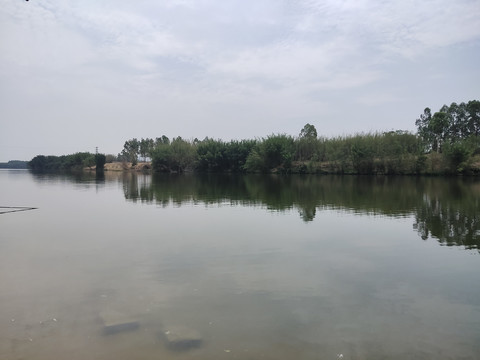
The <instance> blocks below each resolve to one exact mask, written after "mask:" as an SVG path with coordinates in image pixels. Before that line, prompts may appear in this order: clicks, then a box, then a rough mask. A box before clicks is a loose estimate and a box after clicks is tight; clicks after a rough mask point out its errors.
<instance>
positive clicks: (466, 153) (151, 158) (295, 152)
mask: <svg viewBox="0 0 480 360" xmlns="http://www.w3.org/2000/svg"><path fill="white" fill-rule="evenodd" d="M415 125H416V127H417V132H416V133H411V132H408V131H402V130H397V131H387V132H375V133H361V134H354V135H349V136H338V137H333V138H326V137H322V136H318V134H317V129H316V128H315V126H314V125H311V124H306V125H305V126H304V127H303V129H301V131H300V133H299V135H298V136H295V137H294V136H291V135H287V134H272V135H270V136H267V137H265V138H259V139H250V140H231V141H228V142H226V141H222V140H219V139H212V138H208V137H206V138H205V139H203V140H198V139H193V140H186V139H183V138H181V137H176V138H172V139H169V138H168V137H166V136H165V135H163V136H161V137H157V138H155V139H151V138H146V139H143V138H142V139H141V140H138V139H136V138H134V139H130V140H127V141H125V144H124V147H123V149H122V151H121V152H120V153H119V154H118V155H105V154H91V153H88V152H85V153H76V154H72V155H63V156H44V155H38V156H36V157H34V158H33V159H32V160H31V161H30V162H29V163H28V166H29V168H30V169H32V170H33V171H58V170H64V171H71V170H82V169H85V168H87V169H91V170H93V169H97V170H98V171H103V170H107V171H113V170H118V171H124V170H131V169H134V170H143V171H150V170H151V171H156V172H193V171H196V172H232V173H240V172H246V173H309V174H385V175H395V174H404V175H422V174H424V175H443V174H465V175H480V101H478V100H471V101H468V102H467V103H465V102H462V103H460V104H457V103H452V104H451V105H450V106H447V105H444V106H443V107H442V108H441V109H439V110H438V111H437V112H435V113H433V114H432V111H431V110H430V109H429V108H426V109H425V110H424V112H423V113H422V114H421V115H420V116H419V118H418V119H417V120H416V122H415ZM141 160H143V162H141Z"/></svg>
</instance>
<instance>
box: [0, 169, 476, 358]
mask: <svg viewBox="0 0 480 360" xmlns="http://www.w3.org/2000/svg"><path fill="white" fill-rule="evenodd" d="M0 206H2V207H7V206H17V207H20V206H26V207H36V208H38V209H36V210H30V211H23V212H8V211H10V210H12V209H7V208H0V212H1V214H0V285H1V291H0V359H5V360H9V359H28V360H29V359H48V360H51V359H79V360H80V359H81V360H85V359H95V360H97V359H98V360H100V359H102V360H103V359H115V360H123V359H125V360H127V359H128V360H132V359H167V360H169V359H178V360H181V359H209V360H215V359H272V360H273V359H275V360H282V359H333V360H334V359H338V358H343V359H345V360H347V359H480V355H479V354H480V276H479V274H480V256H479V249H480V182H479V181H477V180H474V179H448V180H447V179H437V178H410V177H407V178H383V177H381V178H371V177H333V176H328V177H319V176H306V177H300V176H298V177H297V176H291V177H278V176H277V177H276V176H246V177H240V176H233V177H232V176H204V177H200V176H153V177H152V176H150V175H136V174H117V173H114V174H112V173H106V174H105V176H104V177H101V178H95V175H88V174H87V175H83V176H77V177H74V176H65V175H32V174H30V173H29V172H27V171H0ZM112 312H115V313H117V314H118V315H114V316H113V320H111V321H113V322H115V321H118V322H119V323H121V322H122V321H123V320H122V319H123V318H128V319H129V321H132V322H133V323H134V324H135V326H133V327H129V326H127V327H125V328H120V329H117V330H118V331H117V330H115V331H113V332H110V331H106V329H105V325H106V322H108V321H110V320H106V318H107V316H106V315H105V314H108V313H112ZM115 316H116V317H117V318H116V319H115ZM111 318H112V316H110V319H111ZM121 320H122V321H121ZM107 325H108V324H107ZM176 327H182V328H187V329H189V330H183V333H182V334H183V335H185V334H186V335H185V336H186V337H187V338H188V336H189V335H188V334H189V333H191V332H193V331H195V332H196V335H195V336H196V340H195V342H193V343H192V342H191V343H188V342H187V343H186V345H185V343H182V344H184V345H185V346H182V347H180V348H177V347H172V346H169V343H168V340H167V336H166V334H168V332H169V331H171V330H172V329H175V328H176ZM172 331H173V330H172ZM198 337H201V339H200V340H199V339H198Z"/></svg>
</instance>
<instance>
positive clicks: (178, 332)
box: [164, 326, 203, 351]
mask: <svg viewBox="0 0 480 360" xmlns="http://www.w3.org/2000/svg"><path fill="white" fill-rule="evenodd" d="M164 333H165V339H166V342H167V347H168V348H169V349H171V350H176V351H182V350H189V349H193V348H198V347H200V346H201V345H202V342H203V339H202V336H201V335H200V333H199V332H198V331H196V330H194V329H190V328H187V327H184V326H176V327H169V328H167V330H165V332H164Z"/></svg>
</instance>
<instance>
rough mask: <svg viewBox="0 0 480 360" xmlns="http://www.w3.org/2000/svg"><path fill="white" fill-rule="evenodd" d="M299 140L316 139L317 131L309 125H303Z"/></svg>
mask: <svg viewBox="0 0 480 360" xmlns="http://www.w3.org/2000/svg"><path fill="white" fill-rule="evenodd" d="M300 138H309V139H312V138H314V139H316V138H317V129H315V126H313V125H310V124H305V126H304V127H303V129H302V130H301V131H300Z"/></svg>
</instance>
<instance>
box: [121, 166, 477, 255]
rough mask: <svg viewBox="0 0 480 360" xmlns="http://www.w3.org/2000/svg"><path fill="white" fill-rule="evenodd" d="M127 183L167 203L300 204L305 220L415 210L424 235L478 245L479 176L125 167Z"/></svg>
mask: <svg viewBox="0 0 480 360" xmlns="http://www.w3.org/2000/svg"><path fill="white" fill-rule="evenodd" d="M122 182H123V189H124V194H125V198H126V199H128V200H131V201H142V202H145V203H152V204H157V205H158V204H160V205H162V206H168V205H169V204H172V203H173V204H175V205H177V206H181V205H182V204H186V203H189V204H190V203H204V204H216V203H225V202H228V203H230V204H232V205H233V204H239V205H245V206H263V207H265V208H266V209H268V210H269V211H286V210H290V209H297V210H298V212H299V214H300V217H301V219H302V220H303V221H313V220H314V219H315V216H316V214H317V212H318V211H322V210H329V209H330V210H331V209H333V210H341V211H348V212H353V213H356V214H368V215H375V216H387V217H413V219H414V223H413V228H414V229H415V231H417V232H418V234H419V235H420V237H421V238H422V239H424V240H426V239H428V238H434V239H436V240H438V241H439V243H440V244H442V245H448V246H454V245H455V246H463V247H465V248H466V249H480V221H479V210H480V206H479V205H480V204H479V200H480V181H479V180H478V179H475V178H427V177H387V176H331V175H329V176H314V175H306V176H302V175H290V176H282V175H244V176H242V175H225V174H223V175H214V174H204V175H193V174H185V175H178V174H154V175H143V174H138V175H137V174H133V173H124V174H123V175H122Z"/></svg>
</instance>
